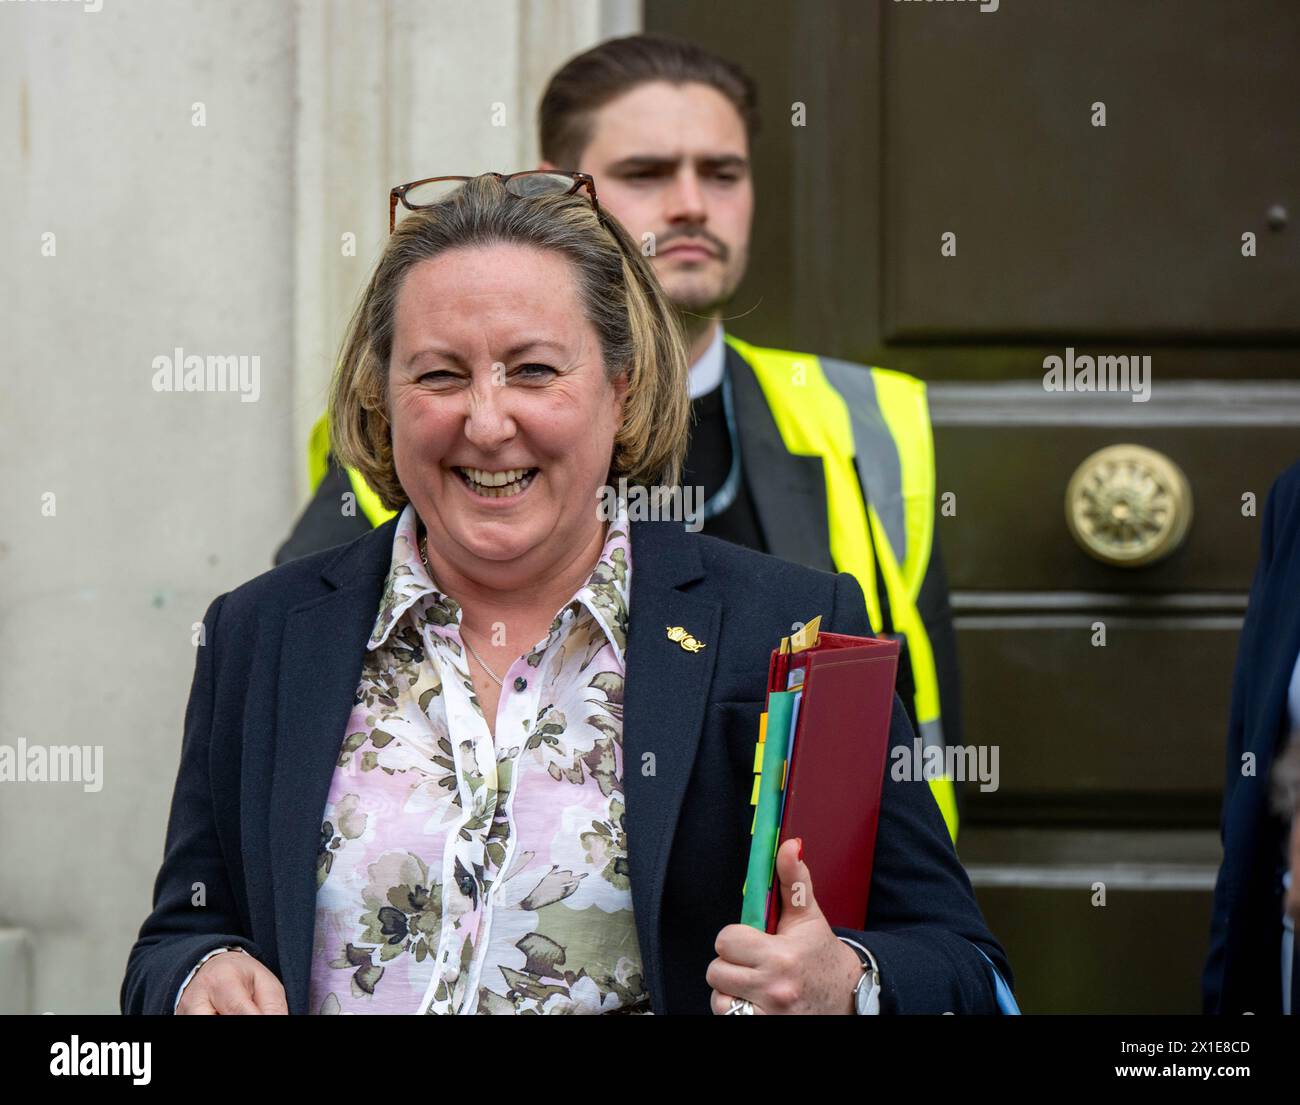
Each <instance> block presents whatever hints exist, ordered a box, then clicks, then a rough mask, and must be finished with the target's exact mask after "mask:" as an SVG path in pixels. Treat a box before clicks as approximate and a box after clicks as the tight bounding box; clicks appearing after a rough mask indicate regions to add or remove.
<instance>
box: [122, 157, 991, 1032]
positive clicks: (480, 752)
mask: <svg viewBox="0 0 1300 1105" xmlns="http://www.w3.org/2000/svg"><path fill="white" fill-rule="evenodd" d="M558 175H559V174H548V176H547V179H549V180H551V181H552V182H554V181H555V177H556V176H558ZM514 179H516V176H515V175H512V177H510V178H504V177H498V176H497V175H495V174H487V175H484V176H480V177H476V178H474V179H472V180H470V181H469V182H468V183H466V184H465V185H463V186H462V187H460V188H459V189H458V190H456V191H455V192H453V193H452V194H451V196H450V197H447V198H443V199H440V200H438V201H437V202H435V203H433V204H432V205H430V206H428V207H424V208H422V209H418V210H413V211H412V212H411V213H410V214H409V215H407V216H406V217H405V218H403V220H402V221H401V222H399V223H398V224H397V226H396V229H395V231H394V233H393V234H392V235H391V236H390V238H389V241H388V243H387V245H386V246H385V248H384V251H383V254H382V256H381V258H380V260H379V262H378V264H377V267H376V270H375V273H374V275H373V276H372V278H371V280H370V282H369V284H368V286H367V288H366V289H365V291H364V293H363V295H362V298H361V302H360V303H359V305H358V307H357V310H356V312H355V314H354V316H353V319H352V324H351V326H350V328H349V332H348V336H347V338H346V339H345V341H344V346H343V352H342V355H341V357H340V362H339V365H338V368H337V371H336V375H335V380H334V386H333V388H332V391H331V399H330V417H331V440H332V441H333V442H334V447H335V448H336V449H337V450H338V452H339V456H340V459H341V460H342V461H343V462H344V463H345V464H349V465H353V466H355V467H357V468H359V470H361V471H362V472H363V473H364V474H365V477H366V479H367V480H368V481H369V482H370V484H371V486H373V487H374V488H375V489H376V490H377V492H378V493H379V494H380V495H381V496H382V499H383V501H384V503H385V504H386V505H387V506H388V507H389V508H390V509H391V510H393V511H396V512H397V514H396V516H395V517H393V518H392V519H390V520H389V521H388V522H386V523H384V524H383V525H381V526H379V527H377V528H376V529H373V530H371V531H369V532H367V533H365V534H364V535H362V536H361V537H359V538H357V539H356V540H354V541H352V542H351V543H350V544H348V545H345V546H344V547H342V548H336V549H332V550H328V551H325V552H320V553H314V554H312V555H309V556H306V557H303V558H301V559H298V560H294V561H292V562H291V563H288V564H284V565H282V566H280V567H278V568H275V569H273V570H272V571H270V572H268V573H265V574H264V575H262V576H259V577H258V578H256V579H254V580H252V581H251V582H249V583H246V584H244V585H243V586H241V587H238V588H236V589H235V590H233V591H231V592H229V593H227V594H224V595H222V596H220V597H218V598H217V599H216V600H215V601H214V602H213V603H212V605H211V606H210V607H209V609H208V611H207V614H206V616H205V618H204V626H205V628H206V637H205V644H204V646H203V647H201V648H200V649H199V650H198V653H199V654H198V659H197V661H196V667H195V676H194V682H193V686H192V689H191V694H190V702H189V707H188V709H187V711H186V717H185V736H184V742H183V746H182V751H181V763H180V769H179V772H178V776H177V781H176V789H175V793H174V797H173V801H172V809H171V815H170V819H169V822H168V829H167V841H166V848H165V852H164V858H163V862H162V867H161V870H160V871H159V874H158V878H157V882H156V885H155V893H154V906H153V911H152V912H151V913H150V915H149V917H148V918H147V919H146V920H145V922H144V924H143V926H142V928H141V930H140V933H139V938H138V940H137V941H136V943H135V945H134V947H133V948H132V950H131V953H130V956H129V960H128V964H127V970H126V976H125V979H124V981H123V986H122V1009H123V1011H124V1012H127V1013H169V1012H173V1011H174V1012H177V1013H206V1014H212V1013H285V1012H291V1013H307V1012H310V1013H350V1012H356V1013H370V1012H374V1013H420V1014H423V1013H439V1014H441V1013H475V1012H479V1013H483V1012H486V1013H504V1014H513V1013H534V1012H544V1013H551V1012H559V1013H620V1012H638V1013H645V1012H654V1013H706V1012H709V1011H712V1012H713V1013H715V1014H726V1013H732V1012H741V1013H761V1014H774V1013H844V1014H867V1015H869V1014H873V1013H913V1012H915V1013H944V1012H954V1013H979V1012H987V1013H993V1012H995V1011H996V1010H997V997H996V990H995V985H996V984H995V979H994V974H993V970H992V969H990V966H989V964H990V963H992V964H994V965H995V967H996V969H997V970H998V971H999V972H1000V973H1002V974H1003V975H1004V977H1005V976H1007V975H1008V974H1009V971H1008V968H1007V963H1006V958H1005V956H1004V954H1003V952H1002V949H1001V948H1000V947H999V945H998V943H997V941H996V940H994V938H993V937H992V936H991V935H990V933H989V931H988V929H987V927H986V926H985V924H984V920H983V918H982V916H981V914H980V910H979V907H978V905H977V904H976V902H975V898H974V895H973V893H972V891H971V886H970V883H969V881H968V879H967V877H966V874H965V872H964V871H963V869H962V867H961V864H960V863H959V862H958V860H957V856H956V853H955V851H954V849H953V846H952V843H951V841H950V840H949V838H948V834H947V832H946V831H945V826H944V822H943V819H942V817H941V816H940V813H939V809H938V807H937V806H936V805H935V803H934V801H933V799H932V797H931V794H930V791H929V789H928V788H927V787H926V785H925V783H924V782H923V781H895V780H894V779H892V777H887V778H886V780H885V782H884V790H883V793H882V797H881V812H880V821H879V833H878V838H877V843H876V852H875V862H874V868H873V871H874V874H873V880H872V885H871V897H870V907H869V910H868V913H867V916H865V917H863V918H862V921H861V924H860V927H855V928H852V929H844V928H838V927H837V928H835V929H832V928H831V927H830V925H829V924H828V922H827V920H826V918H825V917H824V915H823V914H822V913H821V911H820V910H819V908H818V905H817V896H816V895H817V884H816V878H817V874H816V866H817V858H816V856H808V857H803V856H802V854H801V853H802V844H801V842H799V841H797V840H791V841H787V842H786V843H785V844H784V845H783V846H782V848H781V849H780V851H779V854H778V856H777V862H776V868H777V878H778V880H779V883H780V893H781V894H782V898H783V911H782V915H781V927H780V930H779V931H778V932H776V933H772V934H769V933H766V932H759V931H757V930H755V929H752V928H749V927H747V926H744V925H740V924H738V923H736V922H737V920H738V918H739V914H740V907H741V888H742V884H743V882H744V878H745V871H746V865H747V859H748V853H749V845H750V835H749V830H750V821H751V817H752V812H753V810H752V807H751V806H750V804H749V798H750V790H751V785H752V782H753V772H752V768H753V764H752V758H753V751H754V739H755V734H756V732H757V725H758V717H759V711H760V710H761V708H762V699H763V692H764V689H765V684H766V672H767V661H768V652H769V650H770V648H771V646H772V642H773V641H775V640H777V639H778V638H779V637H780V636H781V635H782V634H783V633H788V632H789V627H790V625H791V624H793V623H794V622H795V621H796V620H799V619H803V618H807V617H808V616H809V615H810V612H812V611H824V612H825V615H826V621H827V623H828V624H827V628H828V629H830V630H836V631H839V632H845V633H853V634H865V633H867V632H868V626H867V622H866V615H865V613H864V609H865V607H864V600H863V595H862V590H861V588H860V586H859V585H858V583H857V581H856V580H855V579H854V577H853V576H852V575H849V574H847V573H843V574H835V573H827V572H819V571H816V570H814V569H810V568H806V567H804V566H802V565H797V564H792V563H789V562H787V561H784V560H781V559H778V558H777V557H774V556H770V555H767V554H765V553H760V552H757V551H754V550H751V549H746V548H743V547H741V546H739V545H736V544H733V543H730V542H726V541H722V540H719V539H717V538H713V537H709V536H707V535H704V534H702V533H698V532H692V531H691V530H688V529H687V528H685V527H683V526H682V525H681V524H680V523H674V522H669V521H652V520H645V519H631V520H629V519H628V518H627V513H628V511H627V509H626V505H625V504H624V502H623V501H622V500H620V501H619V503H618V505H617V506H616V508H615V509H614V511H613V517H602V514H603V513H604V512H602V511H600V510H598V509H593V503H594V502H596V496H597V489H598V488H600V487H601V486H602V485H607V484H608V483H609V482H611V481H614V482H616V481H617V480H619V479H626V480H627V481H628V483H629V485H632V486H637V487H646V488H649V487H663V486H672V485H673V484H674V483H675V482H676V480H677V477H678V470H679V468H680V464H681V461H682V457H683V456H684V454H685V449H686V432H687V419H688V413H689V408H688V399H687V393H686V375H687V360H686V352H685V348H684V346H683V344H682V342H681V338H680V336H679V331H678V329H677V327H676V326H675V325H673V324H672V321H671V316H670V314H669V311H670V309H671V308H670V307H669V305H668V303H667V301H666V299H665V298H664V296H663V293H662V291H661V289H660V288H659V286H658V283H657V281H656V279H655V276H654V271H653V269H652V268H651V267H650V265H649V263H648V262H647V261H646V259H645V258H644V257H642V255H641V253H640V250H639V249H638V248H637V245H636V244H635V242H634V241H633V240H632V239H631V238H630V237H629V236H628V234H627V233H626V231H624V230H623V229H622V227H621V226H620V225H619V224H618V222H617V221H615V220H614V219H613V218H610V217H609V216H607V215H604V214H603V213H601V212H600V211H599V208H598V196H597V194H596V192H595V191H594V190H591V189H590V188H589V192H590V195H589V196H587V195H582V194H579V193H577V192H576V191H575V189H576V188H578V187H579V186H580V183H581V182H579V180H578V178H577V177H574V176H573V175H572V174H564V179H563V181H562V182H561V183H562V184H563V185H564V186H565V187H563V188H559V189H557V188H552V189H551V191H549V192H545V191H543V192H542V193H540V194H536V193H530V192H527V191H525V192H522V193H520V192H517V191H513V190H512V188H513V187H515V185H512V184H511V181H512V180H514ZM524 179H529V180H531V181H533V183H539V178H538V177H537V176H536V174H526V175H525V177H524ZM571 182H574V187H573V188H568V187H567V186H568V185H569V184H570V183H571ZM498 370H500V371H501V372H503V373H504V379H503V380H501V381H498V379H497V376H498ZM502 385H504V386H502ZM671 626H682V627H684V628H685V629H687V630H688V631H689V632H690V633H691V634H692V635H693V636H695V637H696V638H697V639H698V640H699V641H702V642H703V643H704V647H703V648H702V649H695V650H691V649H687V648H684V647H682V645H681V644H680V643H679V641H678V640H677V639H676V638H674V637H673V636H672V635H671V634H670V633H666V632H665V627H671ZM521 646H524V647H521ZM498 673H500V674H498ZM913 736H914V733H913V730H912V728H911V725H910V724H909V722H908V720H907V715H906V713H905V711H904V710H903V709H902V707H901V704H900V703H899V701H898V700H897V698H896V699H895V702H894V709H893V718H892V725H891V730H890V734H889V737H890V741H891V745H892V746H893V747H899V746H902V747H910V745H911V741H912V740H913ZM650 758H653V761H654V764H655V766H654V769H653V770H649V771H647V770H645V764H646V762H647V760H648V759H650ZM625 765H626V768H627V769H626V770H625ZM890 774H891V775H892V773H890ZM199 883H201V884H202V885H203V887H204V888H205V897H204V900H203V901H202V903H201V904H196V902H195V900H194V897H193V895H194V887H195V885H196V884H199ZM796 887H797V888H798V889H795V888H796ZM986 955H987V956H988V957H989V959H988V960H987V961H986V960H985V956H986ZM867 980H870V985H867V986H864V983H866V981H867Z"/></svg>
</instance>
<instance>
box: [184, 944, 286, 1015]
mask: <svg viewBox="0 0 1300 1105" xmlns="http://www.w3.org/2000/svg"><path fill="white" fill-rule="evenodd" d="M288 1012H289V1003H288V1001H287V1000H286V999H285V996H284V986H283V985H282V984H281V982H280V980H279V979H278V978H276V977H275V975H274V974H272V972H271V971H270V970H269V969H268V968H267V967H265V966H263V965H262V964H261V963H259V962H258V961H257V960H256V959H254V958H253V957H252V956H251V955H246V954H245V953H243V952H222V953H221V954H220V955H214V956H213V957H212V958H211V959H209V960H208V961H207V962H206V963H204V964H203V966H202V967H200V968H199V969H198V970H197V971H196V972H195V973H194V977H193V978H192V979H190V984H189V985H188V986H186V987H185V992H184V993H183V994H181V1000H180V1004H179V1005H177V1006H176V1013H177V1015H178V1016H179V1015H180V1014H182V1013H194V1014H212V1013H224V1014H227V1015H229V1014H232V1013H263V1014H270V1013H282V1014H285V1015H287V1014H288Z"/></svg>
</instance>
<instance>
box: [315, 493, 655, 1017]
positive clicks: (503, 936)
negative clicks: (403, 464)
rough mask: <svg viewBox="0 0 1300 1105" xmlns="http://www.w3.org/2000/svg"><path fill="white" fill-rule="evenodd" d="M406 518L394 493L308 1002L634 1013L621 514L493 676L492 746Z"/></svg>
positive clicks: (324, 864)
mask: <svg viewBox="0 0 1300 1105" xmlns="http://www.w3.org/2000/svg"><path fill="white" fill-rule="evenodd" d="M417 526H418V519H417V517H416V514H415V511H414V509H413V508H412V507H410V506H407V507H406V509H405V510H404V511H403V513H402V516H401V518H400V519H399V521H398V526H397V532H396V535H395V537H394V540H393V556H392V566H391V568H390V570H389V575H388V580H387V584H386V586H385V589H384V593H383V599H382V601H381V602H380V609H379V616H378V618H377V619H376V621H375V627H374V631H373V632H372V633H371V636H370V641H369V643H368V645H367V650H366V657H365V661H364V664H363V667H362V672H361V680H360V684H359V685H358V687H357V695H356V705H355V706H354V707H353V710H352V714H351V717H350V718H349V720H348V725H347V729H346V732H345V733H344V735H343V743H342V748H341V749H340V752H339V759H338V766H337V768H336V769H335V772H334V777H333V780H332V782H331V785H330V790H329V797H328V799H327V801H326V805H325V813H324V820H323V824H322V825H321V837H320V847H319V851H318V853H317V857H316V885H317V894H316V919H315V935H314V939H313V947H312V965H311V989H310V997H309V1008H310V1010H311V1011H313V1012H317V1013H614V1012H640V1013H648V1012H649V994H648V993H647V991H646V987H645V982H644V980H643V978H642V970H641V951H640V947H639V945H638V942H637V933H636V927H635V925H634V924H633V917H632V895H631V886H630V883H629V881H628V869H627V838H626V834H625V829H624V819H623V782H622V781H623V744H622V736H623V676H624V648H625V646H626V642H627V626H628V598H629V595H630V593H631V575H632V555H631V545H630V541H629V530H628V525H627V517H626V513H625V511H623V510H620V512H619V514H618V515H617V516H616V517H615V519H614V520H613V521H611V522H610V523H609V529H608V532H607V536H606V541H605V546H604V549H603V550H602V552H601V555H600V560H599V561H598V562H597V564H596V567H595V570H594V571H593V572H592V574H591V577H590V579H588V581H587V583H586V584H585V585H584V586H583V587H581V588H580V589H579V590H578V592H577V593H576V594H575V595H574V596H573V598H572V599H571V600H570V601H569V602H568V604H567V605H566V606H564V608H563V609H561V610H560V611H559V613H558V614H557V615H556V617H555V619H554V621H553V622H552V624H551V628H550V631H549V633H548V635H547V637H546V638H545V639H544V640H542V641H539V642H537V643H536V644H535V645H534V646H533V648H532V649H531V650H530V651H529V652H527V653H526V654H524V655H521V656H520V658H519V659H517V660H516V661H515V663H514V664H513V666H512V667H511V668H510V670H509V672H507V673H506V674H505V676H504V677H503V679H504V686H503V688H502V692H501V699H500V703H499V705H498V709H497V721H496V727H495V728H496V739H495V741H494V740H493V737H492V734H491V733H489V731H488V726H487V723H486V722H485V720H484V717H483V710H482V707H481V705H480V703H479V701H478V699H477V697H476V696H475V694H474V688H473V683H472V682H471V679H470V675H469V669H468V666H467V662H466V655H465V653H464V651H463V650H462V643H461V638H460V618H461V611H460V606H459V604H458V603H457V602H456V601H455V600H454V599H452V598H451V597H450V596H448V595H445V594H443V593H442V592H441V591H439V589H438V586H437V584H436V582H435V581H434V580H432V579H431V578H430V576H429V573H428V572H427V571H426V570H425V567H424V564H423V562H422V561H421V559H420V554H419V549H418V546H417V544H416V541H417Z"/></svg>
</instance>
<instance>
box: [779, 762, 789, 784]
mask: <svg viewBox="0 0 1300 1105" xmlns="http://www.w3.org/2000/svg"><path fill="white" fill-rule="evenodd" d="M789 763H790V761H789V760H782V761H781V789H782V790H785V769H786V767H787V766H789Z"/></svg>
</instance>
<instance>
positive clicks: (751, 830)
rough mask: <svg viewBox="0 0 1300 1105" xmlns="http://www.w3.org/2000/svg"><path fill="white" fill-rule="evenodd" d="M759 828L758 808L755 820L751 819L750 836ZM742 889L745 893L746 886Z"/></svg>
mask: <svg viewBox="0 0 1300 1105" xmlns="http://www.w3.org/2000/svg"><path fill="white" fill-rule="evenodd" d="M757 828H758V810H755V811H754V820H753V821H751V822H750V823H749V835H750V836H753V835H754V830H755V829H757ZM740 889H741V892H742V893H744V889H745V888H744V887H743V886H742V887H741V888H740Z"/></svg>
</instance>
